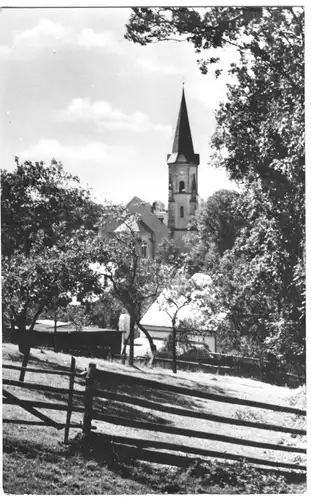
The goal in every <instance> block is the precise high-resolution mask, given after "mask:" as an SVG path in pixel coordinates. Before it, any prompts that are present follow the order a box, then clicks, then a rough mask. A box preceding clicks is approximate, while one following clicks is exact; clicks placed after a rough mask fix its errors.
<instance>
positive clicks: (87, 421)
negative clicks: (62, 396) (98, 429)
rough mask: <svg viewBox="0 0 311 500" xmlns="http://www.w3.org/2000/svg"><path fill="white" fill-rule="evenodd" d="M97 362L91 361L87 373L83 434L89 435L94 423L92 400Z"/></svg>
mask: <svg viewBox="0 0 311 500" xmlns="http://www.w3.org/2000/svg"><path fill="white" fill-rule="evenodd" d="M95 371H96V364H95V363H90V364H89V368H88V371H87V375H86V386H85V395H84V406H85V411H84V418H83V434H84V435H88V434H89V433H90V431H91V425H92V402H93V395H94V389H95V387H94V382H95Z"/></svg>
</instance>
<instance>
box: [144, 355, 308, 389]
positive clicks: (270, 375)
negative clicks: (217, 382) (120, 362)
mask: <svg viewBox="0 0 311 500" xmlns="http://www.w3.org/2000/svg"><path fill="white" fill-rule="evenodd" d="M212 354H213V357H211V358H209V359H201V360H195V359H193V360H190V359H187V360H185V359H177V368H178V369H179V370H186V371H192V372H202V373H215V374H218V375H231V376H233V377H247V378H253V379H255V380H260V381H262V382H269V383H275V384H277V385H287V386H289V387H293V388H294V387H299V386H300V385H302V384H305V382H306V378H305V376H302V375H297V374H294V373H288V372H286V371H285V369H284V368H283V367H281V366H279V365H272V364H269V363H267V362H262V361H261V360H260V359H257V358H243V357H241V356H230V355H225V354H220V353H212ZM135 361H136V362H137V361H138V362H139V360H137V359H136V360H135ZM140 362H141V363H144V360H143V358H141V360H140ZM153 366H159V367H161V368H165V369H168V370H172V359H171V358H166V357H164V356H159V355H157V356H155V358H154V360H153Z"/></svg>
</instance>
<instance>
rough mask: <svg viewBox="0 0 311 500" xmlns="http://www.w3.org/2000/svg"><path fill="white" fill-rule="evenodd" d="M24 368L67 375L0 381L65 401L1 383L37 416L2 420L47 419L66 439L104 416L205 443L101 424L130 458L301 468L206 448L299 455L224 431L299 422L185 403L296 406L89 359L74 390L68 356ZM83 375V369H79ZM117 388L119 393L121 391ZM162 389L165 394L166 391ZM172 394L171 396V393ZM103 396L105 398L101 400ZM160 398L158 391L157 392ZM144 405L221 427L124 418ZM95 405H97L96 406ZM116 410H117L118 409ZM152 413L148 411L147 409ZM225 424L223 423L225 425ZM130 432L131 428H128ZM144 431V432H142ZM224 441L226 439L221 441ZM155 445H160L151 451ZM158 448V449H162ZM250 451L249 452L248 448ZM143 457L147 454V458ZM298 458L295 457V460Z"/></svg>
mask: <svg viewBox="0 0 311 500" xmlns="http://www.w3.org/2000/svg"><path fill="white" fill-rule="evenodd" d="M3 368H7V369H13V370H21V368H20V367H18V366H14V365H6V364H4V365H3ZM27 372H30V373H31V372H35V373H40V372H42V373H45V374H51V375H65V376H68V377H69V385H68V388H61V387H52V386H49V385H44V384H34V383H31V382H25V381H19V380H11V379H4V380H3V385H9V386H16V387H23V388H26V389H35V390H37V391H40V390H41V391H47V392H51V393H58V394H64V395H67V402H66V404H64V403H54V402H53V403H52V402H51V403H48V402H42V401H29V400H22V399H20V398H17V397H16V396H14V395H13V394H11V393H9V392H8V391H7V390H6V389H4V390H3V394H4V398H5V399H4V404H17V405H19V406H21V407H22V408H23V409H24V410H26V411H27V412H29V413H31V414H32V415H34V416H36V417H38V418H39V419H40V420H39V421H36V422H34V421H31V422H30V421H27V420H22V421H21V420H9V419H4V422H11V423H14V422H15V423H23V424H29V425H48V426H54V427H56V428H58V429H65V436H64V440H65V442H66V443H67V442H68V437H69V429H70V428H71V427H76V428H81V429H82V431H83V433H84V434H85V435H86V436H88V437H91V436H92V435H93V432H92V431H93V430H94V429H96V427H95V426H94V425H93V423H94V421H95V422H96V421H98V422H106V423H107V424H113V425H116V426H122V427H123V428H128V429H133V430H134V429H139V430H144V431H150V432H157V433H160V434H163V435H171V436H174V435H175V436H182V437H185V438H194V439H195V438H199V439H200V440H206V441H203V442H207V445H206V448H205V447H204V448H198V447H196V446H191V445H186V444H179V443H173V442H165V441H162V439H160V438H156V439H155V438H154V437H153V436H151V437H150V439H149V438H145V437H144V438H143V439H142V438H138V437H137V436H136V437H135V438H132V437H128V436H123V437H122V436H119V433H116V434H115V435H113V434H112V433H111V432H105V428H103V429H102V430H101V434H102V436H104V437H105V439H106V441H105V442H106V443H108V442H110V443H113V445H114V446H119V447H120V446H121V447H122V446H123V447H125V448H126V450H127V451H126V453H127V455H128V456H131V455H133V454H134V456H135V457H136V458H140V459H141V460H150V461H155V462H159V463H161V462H162V461H163V460H164V462H163V463H172V464H175V465H182V464H184V463H186V462H187V460H188V461H189V460H193V458H192V459H190V458H189V456H188V455H189V454H190V455H195V456H198V457H214V458H220V459H223V460H241V459H245V460H247V461H248V462H250V463H252V464H254V465H255V466H257V467H258V466H265V467H273V468H274V469H280V468H281V469H287V470H288V469H290V470H292V471H305V470H306V466H305V465H303V464H301V463H297V460H292V461H291V462H290V461H280V460H268V459H266V458H260V457H258V456H247V455H241V454H240V453H229V452H228V451H217V450H211V449H209V447H210V444H208V442H211V441H212V442H217V443H224V446H227V445H228V443H229V444H231V445H232V444H233V445H238V446H242V447H243V449H244V447H245V448H248V447H252V448H255V449H258V450H274V451H279V452H282V453H285V454H286V455H287V453H294V454H295V455H296V459H297V456H299V455H304V454H305V453H306V449H305V448H300V447H298V446H290V445H284V444H280V443H279V442H278V443H276V442H272V440H270V441H269V440H268V441H269V442H261V441H256V440H253V439H245V438H244V437H243V438H242V437H237V436H236V435H229V434H226V425H231V426H238V428H241V427H247V428H253V429H261V430H266V431H269V432H272V433H274V432H280V433H284V434H290V435H296V436H305V435H306V431H305V430H304V429H301V428H293V427H289V426H281V425H276V424H271V423H264V422H262V421H253V420H248V419H246V418H245V417H244V419H243V418H233V417H229V416H224V415H216V414H214V413H208V412H206V411H201V410H200V411H197V410H194V409H189V406H195V405H192V404H191V401H193V399H192V398H199V399H201V400H209V401H215V402H219V403H226V404H229V405H238V407H241V406H242V407H249V408H259V409H263V410H269V411H271V412H280V413H286V414H291V415H296V416H299V417H305V416H306V412H305V411H304V410H302V409H298V408H293V407H286V406H279V405H275V404H272V403H264V402H258V401H252V400H246V399H243V398H237V397H231V396H226V395H223V394H212V393H209V392H205V391H202V390H194V389H193V388H188V387H183V386H177V385H173V384H167V383H163V382H160V381H155V380H150V379H146V378H142V377H139V376H138V377H137V376H132V375H130V374H121V373H116V372H111V371H105V370H97V369H96V365H95V364H92V363H90V364H89V368H88V371H87V374H86V380H85V390H76V389H75V388H74V382H75V378H76V377H81V376H82V375H81V374H78V373H77V372H76V370H75V360H74V358H72V363H71V368H70V370H69V371H65V370H45V369H38V368H30V367H29V368H27ZM84 376H85V375H84ZM125 386H127V387H128V393H124V387H125ZM144 388H146V389H147V390H148V395H152V397H153V396H154V394H158V395H159V394H160V396H162V397H164V396H166V397H167V396H168V394H171V395H172V396H171V397H172V398H173V397H175V398H176V396H178V397H179V395H184V396H186V397H187V402H188V403H189V404H188V405H187V406H188V408H185V407H181V406H175V405H174V406H171V405H170V406H168V405H165V404H162V403H159V402H157V401H152V400H150V399H147V398H144V397H141V393H142V392H143V389H144ZM135 390H136V392H137V391H138V394H139V397H137V396H135ZM122 391H123V393H122ZM167 393H168V394H167ZM173 395H174V396H173ZM74 396H79V398H80V401H81V399H82V401H83V404H81V405H80V406H77V405H74V404H73V398H74ZM103 400H105V401H106V403H105V404H104V405H103ZM160 400H161V397H160ZM108 401H112V402H116V403H117V404H119V403H122V404H123V407H122V409H121V410H120V406H119V410H118V412H117V414H116V413H111V412H109V405H108V409H107V402H108ZM133 406H134V407H138V408H144V409H149V410H151V411H153V412H161V413H164V414H170V415H178V416H184V417H187V418H191V419H200V420H202V421H203V420H204V421H210V422H217V423H220V424H221V425H222V427H221V432H220V433H219V434H215V433H213V432H205V431H202V430H198V429H196V428H195V429H191V428H181V427H176V426H173V425H168V424H167V423H165V424H164V423H163V419H161V423H158V422H154V421H151V422H150V421H144V420H142V419H139V418H137V417H135V418H132V417H131V418H127V416H126V412H125V409H126V408H132V407H133ZM37 408H41V409H44V408H46V409H53V410H61V411H66V421H65V422H64V423H61V422H56V421H53V420H52V419H51V418H50V417H48V416H46V415H44V414H42V413H41V412H40V411H38V410H37ZM99 410H100V411H99ZM73 412H78V413H82V414H83V423H81V424H74V423H71V414H72V413H73ZM120 413H121V414H120ZM152 415H153V414H152ZM227 429H228V428H227ZM131 433H132V434H135V431H131ZM147 436H148V434H147ZM226 444H227V445H226ZM155 450H161V451H155ZM172 451H177V452H178V453H183V454H184V455H183V456H182V455H176V454H172V453H167V452H172ZM163 452H164V453H163ZM253 455H254V453H253ZM148 457H149V458H148ZM298 462H299V461H298Z"/></svg>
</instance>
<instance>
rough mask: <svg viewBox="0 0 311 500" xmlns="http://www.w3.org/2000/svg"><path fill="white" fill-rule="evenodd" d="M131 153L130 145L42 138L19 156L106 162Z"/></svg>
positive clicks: (34, 159) (35, 159) (23, 157)
mask: <svg viewBox="0 0 311 500" xmlns="http://www.w3.org/2000/svg"><path fill="white" fill-rule="evenodd" d="M120 152H121V154H122V155H129V154H131V150H130V148H129V147H127V148H126V147H118V148H116V147H115V146H109V145H107V144H104V143H102V142H98V141H89V142H86V143H85V144H82V145H78V146H77V145H70V146H68V145H65V144H61V143H60V142H59V141H57V140H56V139H45V138H42V139H40V141H39V142H38V143H37V144H34V145H32V146H30V147H29V148H28V149H26V150H24V151H20V152H19V153H18V155H17V156H19V158H20V159H21V161H26V160H31V161H41V160H46V161H50V160H51V159H52V158H56V160H58V161H63V162H64V163H65V162H66V161H83V162H85V161H90V162H96V163H98V162H104V161H110V160H111V158H113V157H115V156H116V154H119V155H120Z"/></svg>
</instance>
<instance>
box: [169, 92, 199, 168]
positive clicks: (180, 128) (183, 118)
mask: <svg viewBox="0 0 311 500" xmlns="http://www.w3.org/2000/svg"><path fill="white" fill-rule="evenodd" d="M172 153H176V154H177V155H180V154H183V155H184V156H185V158H186V160H187V161H191V160H192V159H193V157H194V150H193V143H192V136H191V130H190V124H189V118H188V111H187V105H186V97H185V89H184V82H182V95H181V103H180V108H179V114H178V119H177V125H176V131H175V137H174V143H173V151H172Z"/></svg>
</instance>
